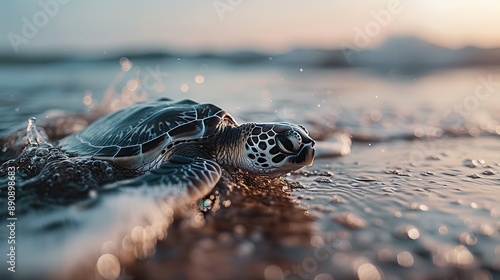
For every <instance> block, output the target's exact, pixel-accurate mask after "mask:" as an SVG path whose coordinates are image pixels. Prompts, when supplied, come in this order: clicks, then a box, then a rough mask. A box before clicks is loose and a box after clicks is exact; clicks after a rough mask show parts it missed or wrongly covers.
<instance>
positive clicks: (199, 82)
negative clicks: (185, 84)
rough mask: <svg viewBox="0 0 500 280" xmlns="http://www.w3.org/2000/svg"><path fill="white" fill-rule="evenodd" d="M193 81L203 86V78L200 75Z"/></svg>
mask: <svg viewBox="0 0 500 280" xmlns="http://www.w3.org/2000/svg"><path fill="white" fill-rule="evenodd" d="M194 81H195V82H196V83H197V84H203V82H205V77H203V76H202V75H196V76H195V77H194Z"/></svg>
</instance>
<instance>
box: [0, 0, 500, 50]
mask: <svg viewBox="0 0 500 280" xmlns="http://www.w3.org/2000/svg"><path fill="white" fill-rule="evenodd" d="M58 1H60V2H68V3H66V4H62V3H61V4H60V3H59V2H58ZM40 3H47V5H48V7H50V8H49V9H47V8H46V9H44V8H43V7H42V6H41V5H40ZM377 18H378V19H377ZM0 19H1V24H0V36H1V37H0V50H1V51H2V52H3V53H5V52H7V53H14V49H17V50H18V51H19V54H22V53H23V52H24V53H29V52H38V51H47V50H49V51H55V52H59V51H64V50H65V49H67V50H68V51H90V52H111V51H116V50H118V49H128V48H132V47H141V48H152V47H156V48H164V47H166V48H171V49H176V50H193V51H196V50H206V49H210V50H227V49H235V48H245V49H261V50H271V51H280V50H285V49H288V48H292V47H320V48H339V47H342V46H345V45H351V46H355V47H360V48H366V47H371V46H375V45H377V44H379V43H380V42H382V41H384V40H385V39H386V38H387V37H390V36H395V35H414V36H419V37H421V38H423V39H426V40H428V41H431V42H433V43H436V44H439V45H442V46H447V47H452V48H458V47H462V46H464V45H477V46H481V47H497V46H500V1H497V0H477V1H469V0H467V1H466V0H440V1H436V0H413V1H411V0H400V1H397V0H388V1H387V0H382V1H378V0H376V1H375V0H369V1H352V0H350V1H327V0H273V1H269V0H267V1H265V0H252V1H250V0H215V1H214V0H204V1H200V0H177V1H174V0H147V1H144V0H143V1H138V0H137V1H132V0H107V1H104V0H93V1H90V0H87V1H83V0H64V1H63V0H36V1H32V0H23V1H15V0H6V1H3V3H2V8H1V10H0ZM30 25H31V27H32V28H29V27H30ZM33 27H34V28H33ZM23 30H24V31H25V32H24V34H23ZM26 35H27V36H26ZM13 46H14V47H13Z"/></svg>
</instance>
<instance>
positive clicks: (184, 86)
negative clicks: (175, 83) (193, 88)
mask: <svg viewBox="0 0 500 280" xmlns="http://www.w3.org/2000/svg"><path fill="white" fill-rule="evenodd" d="M180 90H181V91H182V92H188V91H189V86H188V85H187V84H181V87H180Z"/></svg>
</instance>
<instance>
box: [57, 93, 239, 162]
mask: <svg viewBox="0 0 500 280" xmlns="http://www.w3.org/2000/svg"><path fill="white" fill-rule="evenodd" d="M221 124H222V125H232V126H234V125H236V122H235V121H234V120H233V119H232V117H231V116H230V115H229V114H227V113H226V112H225V111H224V110H223V109H221V108H219V107H217V106H215V105H212V104H199V103H196V102H194V101H192V100H182V101H178V102H173V101H171V100H169V99H159V100H156V101H149V102H142V103H137V104H135V105H132V106H130V107H127V108H124V109H122V110H119V111H116V112H114V113H112V114H109V115H107V116H105V117H103V118H102V119H99V120H97V121H96V122H94V123H92V124H91V125H89V126H88V127H87V128H85V129H84V130H82V131H80V132H78V133H76V134H73V135H70V136H68V137H66V138H64V139H62V140H61V141H60V142H59V144H60V146H61V148H62V149H63V150H64V151H66V152H69V153H74V154H77V155H80V156H91V157H92V158H95V159H103V160H107V161H111V162H114V163H115V164H116V165H117V166H119V167H122V168H126V169H141V168H142V169H148V168H147V166H148V165H151V163H154V162H155V159H157V158H158V157H159V156H160V154H161V153H162V151H164V150H165V149H166V148H167V147H168V146H169V145H170V144H175V143H177V142H179V141H189V140H198V139H203V138H207V137H210V136H211V135H213V134H214V133H215V132H216V131H217V129H218V128H219V127H220V125H221ZM170 146H172V145H170ZM145 167H146V168H145Z"/></svg>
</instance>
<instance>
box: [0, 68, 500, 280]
mask: <svg viewBox="0 0 500 280" xmlns="http://www.w3.org/2000/svg"><path fill="white" fill-rule="evenodd" d="M120 63H121V64H119V63H117V62H116V63H115V62H113V63H111V62H95V63H76V62H75V63H72V62H61V63H54V64H48V65H43V66H30V65H24V66H18V67H12V68H8V69H7V68H5V67H0V85H1V86H0V101H1V102H0V112H2V118H1V119H0V131H2V132H3V133H6V132H7V131H11V130H13V129H15V128H19V129H21V130H20V131H25V124H26V121H27V120H28V119H29V118H30V117H31V116H33V115H34V116H36V117H37V119H38V120H39V123H40V124H41V125H43V126H44V127H46V128H47V133H48V134H49V135H52V136H54V138H59V137H62V135H65V134H68V133H72V132H73V131H76V130H78V129H81V128H83V127H85V126H86V125H88V123H90V122H92V121H93V120H95V119H97V118H98V117H100V116H102V115H103V114H105V113H106V112H109V111H110V110H114V109H116V108H119V107H121V106H126V105H127V104H128V103H127V102H131V101H137V100H140V99H143V98H145V97H146V96H145V95H144V93H147V94H148V96H147V98H150V99H152V98H158V97H169V98H172V99H176V100H177V99H185V98H189V99H193V100H196V101H199V102H210V103H215V104H217V105H219V106H221V107H222V108H225V109H226V110H227V111H228V112H230V113H231V114H232V115H234V116H235V117H236V118H237V119H239V121H240V122H246V121H288V122H294V123H302V124H304V125H306V127H307V128H308V129H309V131H310V132H311V135H312V136H313V137H314V138H315V139H317V140H320V141H319V142H318V143H317V146H318V151H320V150H321V149H320V148H321V147H323V148H324V149H323V151H322V152H320V154H319V156H318V157H317V160H316V162H315V164H314V166H312V167H308V168H306V169H303V170H301V171H298V172H294V173H292V174H290V175H288V176H287V177H286V180H287V182H288V183H284V182H280V181H266V180H256V179H254V178H253V179H252V178H239V179H238V180H233V181H229V180H228V181H227V182H225V184H224V186H219V187H218V189H217V190H216V191H218V193H214V194H213V195H214V196H213V197H210V196H209V197H208V198H209V199H208V200H205V201H203V202H202V206H204V207H207V208H212V210H210V211H203V212H199V211H198V209H199V207H200V205H199V202H192V204H191V203H186V205H187V208H186V209H184V210H182V211H176V212H175V218H174V219H173V223H172V217H173V216H172V215H174V212H172V210H171V209H170V210H167V208H168V209H169V207H167V206H168V203H167V206H165V204H162V203H158V201H156V202H155V201H154V198H155V197H157V196H158V195H160V194H161V191H159V192H157V193H155V190H146V189H145V190H144V192H134V191H130V190H128V191H127V190H118V191H115V192H109V193H103V194H101V193H99V194H94V196H93V197H91V198H92V199H89V200H88V201H82V202H79V203H76V204H71V205H69V206H68V205H53V206H52V207H39V208H38V209H39V210H37V211H32V212H29V213H28V214H26V215H25V216H23V217H20V220H21V218H22V219H23V221H24V222H23V224H20V227H19V229H18V240H19V247H18V248H19V253H20V254H22V255H23V257H22V258H21V257H19V258H20V261H19V262H20V264H22V263H24V268H23V271H21V274H19V275H28V274H31V275H33V274H38V273H39V272H44V273H45V274H47V275H54V274H58V273H60V272H61V271H62V270H61V269H62V268H61V267H58V261H50V258H49V257H43V256H50V257H51V258H52V257H53V258H54V260H63V259H64V260H66V261H67V263H70V264H71V266H68V267H67V269H63V272H64V274H61V275H62V276H61V275H59V276H58V277H60V278H61V279H63V278H64V277H67V276H68V275H71V277H72V278H73V279H75V278H77V279H79V278H81V279H87V278H94V276H95V275H99V276H100V277H101V278H105V279H113V278H116V277H117V276H118V277H120V279H131V278H132V277H135V276H140V278H141V279H142V278H144V279H161V278H162V277H167V276H168V277H172V278H184V279H222V278H229V279H230V278H234V277H236V276H238V278H239V279H245V278H246V279H259V278H264V279H283V278H285V279H332V278H334V279H401V278H404V279H441V278H450V279H451V278H459V279H494V278H495V277H500V246H499V245H498V244H500V240H499V239H500V222H499V221H500V208H499V205H500V190H499V182H500V177H499V174H500V167H499V165H500V159H499V155H500V152H499V151H500V149H499V147H500V146H499V144H498V135H499V134H500V113H499V112H498V104H500V100H499V99H500V95H498V94H497V93H498V90H500V87H499V86H498V83H496V81H497V80H500V79H499V78H498V75H497V73H498V69H494V68H491V69H488V68H482V69H462V70H449V71H444V72H434V73H429V74H426V75H420V76H397V77H396V76H394V75H389V76H383V75H380V74H375V75H374V74H373V73H368V72H362V71H360V70H357V71H355V70H319V69H313V68H311V69H309V68H306V67H303V68H302V69H299V68H297V69H293V68H284V67H278V66H273V65H272V64H270V65H269V67H265V66H263V65H262V64H261V65H258V66H252V65H247V66H245V67H237V66H229V65H226V64H223V63H217V62H216V61H213V60H210V61H205V60H189V61H184V60H182V59H168V60H161V59H160V60H158V61H154V63H152V61H137V62H134V61H129V60H126V59H122V60H121V61H120ZM77 64H79V65H77ZM120 66H121V68H122V71H124V72H120V73H119V74H118V77H117V74H116V73H117V70H119V69H120ZM39 67H43V71H39V70H40V69H39ZM68 70H72V71H68ZM73 70H74V71H73ZM301 70H302V71H301ZM35 72H36V73H38V74H37V75H31V76H29V75H26V73H35ZM82 77H84V78H82ZM110 83H111V87H109V85H110ZM116 91H117V92H119V93H120V94H119V95H115V96H112V95H111V93H112V92H116ZM54 110H59V111H54ZM60 110H65V111H67V112H69V114H70V115H67V113H64V114H62V113H61V111H60ZM47 116H49V117H48V118H47ZM55 135H59V136H55ZM22 137H23V134H20V135H19V137H17V138H16V140H15V141H13V142H5V141H4V140H5V139H3V138H2V141H3V142H2V143H1V144H2V147H9V149H5V150H3V151H2V159H3V160H5V159H6V158H9V157H12V156H13V155H14V154H16V153H19V150H18V151H17V152H12V153H11V154H9V153H10V151H11V149H10V147H13V146H16V145H15V144H16V143H18V142H16V141H18V140H21V143H22ZM351 141H352V142H353V143H352V146H351ZM5 145H7V146H5ZM332 151H333V152H332ZM339 155H341V156H343V157H338V156H339ZM48 172H49V173H50V174H51V175H53V174H52V173H53V172H50V170H49V171H48ZM227 177H229V175H228V176H227ZM226 185H227V186H229V187H230V191H229V190H228V189H227V188H226V187H225V186H226ZM2 192H3V190H2ZM210 198H212V199H210ZM2 201H5V200H3V198H2ZM43 203H46V202H42V203H41V204H43ZM2 204H5V203H2ZM162 205H164V206H162ZM42 206H43V205H42ZM110 209H115V210H116V209H118V210H119V212H116V213H115V212H110V211H109V210H110ZM131 217H132V218H133V219H132V218H131ZM145 217H146V218H145ZM118 229H119V230H118ZM118 231H120V232H121V233H122V235H123V236H121V237H119V238H118V237H116V236H113V237H112V236H111V235H109V234H108V233H116V232H118ZM4 233H5V232H3V231H2V236H5V235H4ZM96 233H98V234H96ZM100 233H106V234H102V235H100ZM74 240H78V242H77V243H76V242H74ZM96 247H97V248H99V249H98V252H97V253H96V252H91V251H92V250H90V249H89V248H96ZM2 248H3V247H2ZM33 248H36V250H35V251H37V252H39V253H33V252H34V249H33ZM2 250H3V249H2ZM2 253H3V251H2ZM59 265H60V264H59ZM26 267H29V268H26ZM23 272H24V273H25V274H22V273H23ZM2 273H3V272H2ZM96 273H97V274H96ZM127 277H129V278H127ZM56 278H57V277H56Z"/></svg>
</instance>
